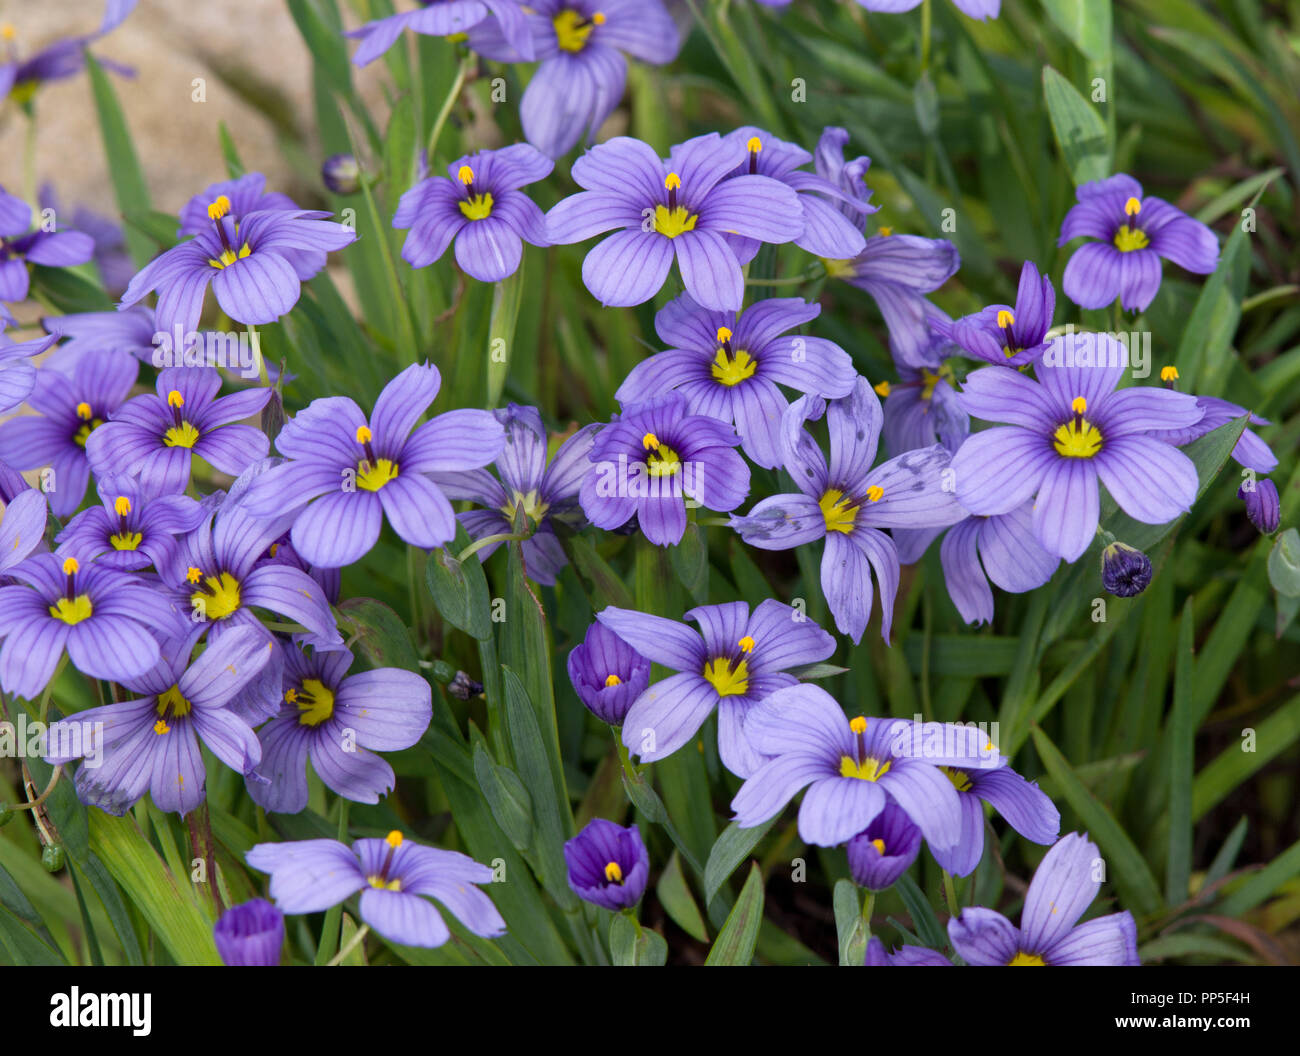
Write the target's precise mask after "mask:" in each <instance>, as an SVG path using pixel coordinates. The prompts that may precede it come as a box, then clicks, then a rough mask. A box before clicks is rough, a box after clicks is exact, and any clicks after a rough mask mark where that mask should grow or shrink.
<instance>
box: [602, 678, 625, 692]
mask: <svg viewBox="0 0 1300 1056" xmlns="http://www.w3.org/2000/svg"><path fill="white" fill-rule="evenodd" d="M622 684H623V680H622V679H621V678H619V677H618V675H606V676H605V688H606V689H609V688H610V687H612V686H621V685H622Z"/></svg>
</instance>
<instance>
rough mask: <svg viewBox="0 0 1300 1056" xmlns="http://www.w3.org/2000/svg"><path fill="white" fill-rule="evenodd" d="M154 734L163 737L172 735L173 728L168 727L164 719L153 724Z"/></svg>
mask: <svg viewBox="0 0 1300 1056" xmlns="http://www.w3.org/2000/svg"><path fill="white" fill-rule="evenodd" d="M153 732H154V733H156V734H157V735H158V736H159V737H161V736H162V735H163V734H164V733H171V732H172V728H171V727H170V726H168V725H167V723H165V722H163V720H162V719H159V720H158V721H157V722H155V723H154V724H153Z"/></svg>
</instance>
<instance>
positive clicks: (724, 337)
mask: <svg viewBox="0 0 1300 1056" xmlns="http://www.w3.org/2000/svg"><path fill="white" fill-rule="evenodd" d="M730 340H731V331H730V330H728V329H727V328H726V327H725V326H720V327H718V343H719V344H724V343H726V342H727V341H730Z"/></svg>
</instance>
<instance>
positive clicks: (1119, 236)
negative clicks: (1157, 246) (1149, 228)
mask: <svg viewBox="0 0 1300 1056" xmlns="http://www.w3.org/2000/svg"><path fill="white" fill-rule="evenodd" d="M1148 245H1150V240H1149V239H1148V238H1147V233H1146V232H1145V231H1142V230H1140V229H1139V228H1136V227H1129V226H1128V224H1124V225H1123V226H1121V227H1120V229H1119V230H1118V231H1116V232H1115V248H1116V249H1118V250H1119V251H1120V252H1121V253H1132V252H1133V251H1134V250H1137V249H1146V248H1147V246H1148Z"/></svg>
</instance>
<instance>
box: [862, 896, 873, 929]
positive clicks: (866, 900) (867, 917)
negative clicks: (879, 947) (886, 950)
mask: <svg viewBox="0 0 1300 1056" xmlns="http://www.w3.org/2000/svg"><path fill="white" fill-rule="evenodd" d="M875 908H876V893H875V892H874V891H868V892H867V893H866V895H865V896H863V899H862V930H863V932H864V935H863V938H864V939H866V941H867V942H870V941H871V913H872V911H873V910H874V909H875Z"/></svg>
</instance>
